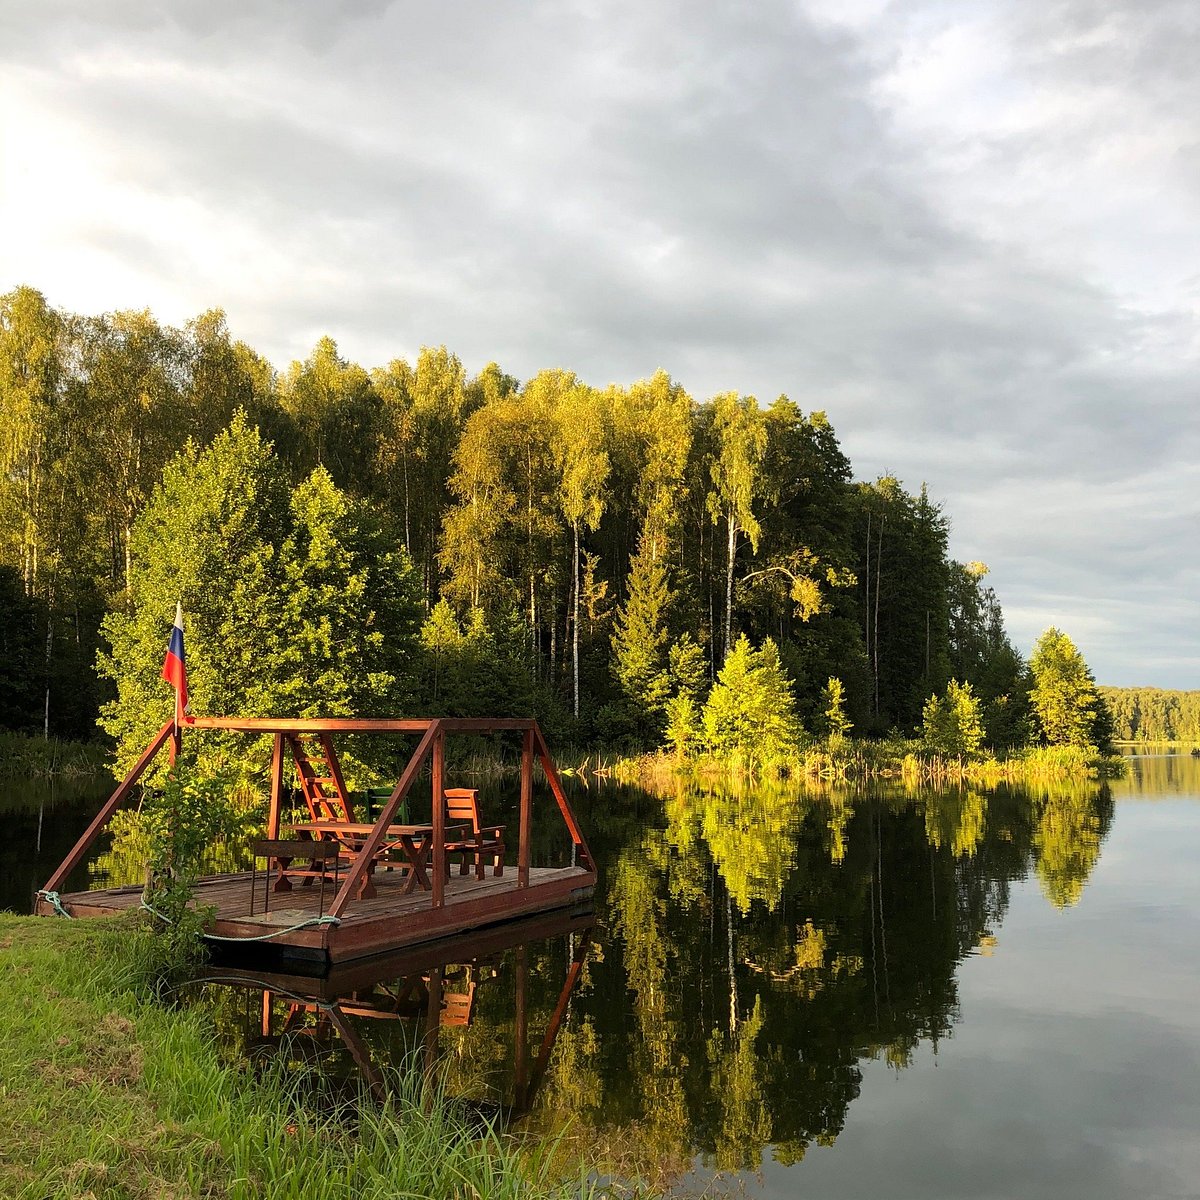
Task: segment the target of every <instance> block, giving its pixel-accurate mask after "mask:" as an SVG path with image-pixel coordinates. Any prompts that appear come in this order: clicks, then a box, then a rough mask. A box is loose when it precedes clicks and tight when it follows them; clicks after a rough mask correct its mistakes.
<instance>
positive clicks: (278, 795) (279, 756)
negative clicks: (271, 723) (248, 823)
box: [267, 733, 283, 841]
mask: <svg viewBox="0 0 1200 1200" xmlns="http://www.w3.org/2000/svg"><path fill="white" fill-rule="evenodd" d="M282 805H283V734H282V733H277V734H276V735H275V745H274V746H273V747H272V749H271V807H270V809H268V811H267V837H268V838H270V839H271V840H272V841H274V840H275V839H276V838H278V837H279V812H280V808H281V807H282Z"/></svg>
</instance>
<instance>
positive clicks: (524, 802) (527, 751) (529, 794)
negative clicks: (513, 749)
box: [517, 729, 533, 888]
mask: <svg viewBox="0 0 1200 1200" xmlns="http://www.w3.org/2000/svg"><path fill="white" fill-rule="evenodd" d="M532 829H533V730H532V729H527V730H526V731H525V736H524V737H522V738H521V828H520V833H519V834H518V838H517V886H518V887H523V888H527V887H528V886H529V858H530V853H531V851H532V849H533V846H532V841H533V837H532Z"/></svg>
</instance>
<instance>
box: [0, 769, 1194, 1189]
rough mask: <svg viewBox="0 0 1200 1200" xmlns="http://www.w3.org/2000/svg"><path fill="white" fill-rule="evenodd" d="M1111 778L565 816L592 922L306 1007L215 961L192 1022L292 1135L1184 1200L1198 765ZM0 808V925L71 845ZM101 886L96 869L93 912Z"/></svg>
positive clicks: (756, 1176) (411, 958) (775, 797)
mask: <svg viewBox="0 0 1200 1200" xmlns="http://www.w3.org/2000/svg"><path fill="white" fill-rule="evenodd" d="M1131 767H1132V769H1131V774H1130V776H1129V777H1128V778H1127V779H1124V780H1119V781H1115V782H1113V783H1111V784H1103V785H1101V784H1096V783H1092V784H1086V785H1058V786H1051V785H1046V786H1042V787H1038V788H1032V789H1017V788H1003V787H1002V788H994V789H964V790H958V791H945V790H942V791H938V790H934V789H930V788H919V789H915V790H903V789H900V788H895V789H885V790H879V789H877V790H875V791H872V792H869V793H854V792H829V793H824V794H822V793H815V792H801V791H798V790H796V789H789V788H757V789H753V788H736V787H731V786H727V785H707V786H697V785H694V784H693V785H687V786H685V785H682V784H679V785H675V784H672V785H671V786H670V787H669V788H668V789H667V790H666V792H665V793H664V794H662V795H652V794H650V793H648V792H645V791H641V790H638V789H632V788H622V787H615V786H607V787H604V788H603V789H600V790H597V789H596V788H592V789H591V790H587V791H584V790H581V791H579V793H578V794H577V796H576V803H577V806H578V809H579V811H580V815H581V819H582V820H583V822H584V825H585V828H586V832H587V836H588V838H589V841H590V843H591V846H592V849H593V851H594V852H595V854H596V856H597V858H598V860H599V866H600V873H601V880H600V886H599V888H598V890H597V902H596V920H595V923H593V924H591V925H588V924H587V923H586V922H582V921H578V920H576V921H574V922H573V923H571V926H570V928H569V929H568V928H563V927H559V928H557V929H556V928H555V922H554V921H550V922H547V921H545V920H542V921H541V923H540V924H535V925H534V926H532V927H527V928H525V929H510V930H508V931H507V932H503V933H497V934H490V935H487V936H485V937H483V938H478V937H477V938H474V939H468V940H466V941H464V942H460V943H458V944H456V945H453V946H443V947H440V948H438V949H437V950H435V951H415V952H409V953H408V954H407V955H401V956H398V957H396V958H393V959H392V960H390V961H387V962H382V963H380V964H375V969H367V968H360V967H355V968H353V969H350V970H348V971H347V972H343V973H342V974H341V976H340V978H339V977H335V978H333V979H331V980H328V981H319V980H316V981H315V980H304V979H301V978H298V977H291V978H289V977H285V976H283V975H280V974H278V973H277V974H275V975H272V976H269V977H268V976H264V974H263V970H262V964H261V963H257V964H255V963H251V965H250V966H247V965H246V962H245V960H244V959H243V961H242V963H241V965H240V966H222V967H217V968H215V969H214V972H213V973H214V974H216V975H219V976H221V978H222V982H219V983H212V984H209V985H207V986H206V987H204V988H203V989H202V995H203V997H204V1000H203V1002H204V1003H206V1004H207V1005H209V1007H210V1009H211V1011H212V1013H213V1016H214V1018H215V1020H216V1023H217V1027H218V1030H219V1032H220V1034H221V1037H222V1039H223V1041H224V1042H225V1044H226V1045H227V1046H228V1047H229V1050H230V1052H231V1053H233V1054H235V1055H237V1056H239V1057H242V1058H246V1059H248V1060H249V1061H254V1062H264V1061H271V1062H281V1063H283V1064H284V1065H285V1067H286V1068H287V1069H288V1070H290V1071H294V1072H301V1073H303V1074H304V1075H305V1077H306V1078H307V1080H308V1081H309V1083H310V1084H311V1086H310V1088H309V1094H310V1095H311V1096H312V1099H313V1102H314V1103H321V1102H325V1101H329V1100H336V1097H337V1095H338V1094H339V1093H340V1090H341V1089H343V1088H345V1087H357V1086H359V1084H360V1082H361V1080H363V1079H364V1078H366V1080H367V1081H368V1083H370V1084H371V1085H372V1086H374V1087H376V1088H380V1087H387V1086H389V1081H390V1080H391V1079H392V1078H393V1077H394V1076H393V1073H394V1072H395V1071H397V1070H401V1069H403V1070H409V1071H412V1070H437V1071H438V1072H439V1074H440V1075H441V1076H442V1077H443V1078H444V1080H445V1086H446V1087H447V1088H448V1089H449V1090H450V1091H451V1092H452V1093H453V1094H455V1095H460V1096H462V1097H464V1098H465V1099H467V1100H469V1101H470V1102H471V1103H472V1105H474V1106H475V1107H476V1108H478V1109H479V1110H480V1111H481V1112H483V1113H484V1114H485V1115H490V1114H494V1113H504V1114H507V1115H508V1116H513V1117H520V1118H521V1119H522V1121H523V1124H524V1125H525V1127H528V1128H533V1129H545V1130H550V1131H555V1132H557V1131H560V1130H562V1129H564V1128H565V1129H568V1131H569V1134H568V1136H569V1139H570V1145H571V1148H572V1149H573V1150H575V1151H578V1152H579V1153H582V1154H583V1155H584V1156H586V1157H587V1158H589V1159H590V1160H591V1161H593V1162H596V1163H599V1164H601V1166H602V1167H603V1168H604V1169H605V1170H608V1171H610V1172H612V1173H613V1174H616V1175H619V1176H621V1177H624V1178H631V1177H640V1178H643V1179H646V1180H648V1181H651V1182H652V1183H654V1184H655V1185H656V1186H659V1187H664V1188H668V1189H673V1190H676V1191H678V1192H680V1193H686V1194H694V1193H697V1192H702V1191H705V1190H708V1191H710V1192H715V1193H718V1194H724V1193H725V1192H730V1191H731V1192H733V1193H734V1194H745V1195H748V1196H756V1197H757V1196H762V1197H783V1196H789V1197H790V1196H804V1197H920V1198H921V1200H930V1198H935V1197H997V1198H999V1197H1043V1196H1044V1197H1055V1198H1057V1200H1061V1198H1063V1197H1076V1196H1078V1197H1089V1198H1093V1200H1104V1198H1106V1197H1134V1196H1137V1197H1184V1196H1191V1197H1195V1196H1200V1139H1198V1138H1197V1130H1198V1129H1200V759H1192V758H1189V757H1186V756H1158V757H1154V756H1142V757H1136V758H1134V759H1132V760H1131ZM485 799H486V796H485ZM10 807H13V808H14V809H15V810H17V811H16V814H15V815H14V813H13V812H10V813H9V819H10V822H11V821H13V820H15V821H16V822H17V825H16V828H17V830H18V841H20V839H25V841H26V842H27V843H28V845H27V847H26V850H25V851H22V852H20V853H17V854H16V855H15V858H14V859H13V861H11V862H10V861H9V860H8V859H6V860H5V863H4V871H3V887H4V889H5V890H4V892H3V895H2V896H0V903H3V904H5V905H7V906H9V907H13V908H17V909H18V910H20V909H26V908H27V907H28V899H29V892H30V891H31V889H32V886H34V885H33V883H32V879H33V877H34V875H36V873H37V872H38V871H40V872H41V875H42V879H44V876H45V875H47V874H49V871H50V870H51V869H52V868H53V867H54V866H55V865H56V864H57V861H58V859H59V858H61V856H62V854H63V853H65V850H66V849H67V848H69V846H70V844H71V843H72V842H73V841H74V838H75V836H77V834H78V832H79V830H80V829H81V828H82V827H83V825H84V824H86V820H87V816H88V815H89V813H88V806H87V805H86V804H73V803H72V802H71V801H70V799H69V798H64V797H61V796H60V797H58V798H57V799H56V800H55V802H54V803H52V804H47V803H43V804H42V805H41V818H42V820H41V827H42V834H41V836H42V842H43V851H42V852H41V854H40V856H39V855H38V854H37V853H36V852H35V851H34V850H33V849H32V847H33V838H34V834H35V828H36V824H37V815H38V808H37V806H34V807H32V808H29V807H22V806H21V804H20V803H18V802H16V801H13V802H12V805H11V806H10ZM94 808H95V803H94V802H92V803H91V809H92V810H94ZM510 823H513V824H515V823H514V822H511V820H510ZM60 827H61V828H60ZM68 827H69V828H68ZM129 857H130V856H129V854H128V853H127V851H126V850H123V849H122V844H121V839H118V843H117V845H116V846H115V847H109V848H105V854H103V855H100V856H98V857H97V859H96V860H95V861H94V862H93V865H92V872H93V874H97V881H98V882H99V881H100V879H99V876H102V875H103V874H104V873H105V872H107V873H108V874H109V875H110V876H112V875H116V874H120V873H121V872H125V873H130V872H133V871H135V870H136V867H135V866H134V865H132V859H130V861H129V862H126V861H125V860H126V858H129ZM35 862H36V869H35V867H34V865H33V864H35ZM81 875H82V878H84V879H86V878H87V871H86V870H83V871H81ZM41 881H42V880H41V879H39V880H38V882H39V883H40V882H41ZM72 886H86V884H84V883H77V882H74V881H73V885H72ZM264 984H265V985H267V990H266V991H265V992H264V987H263V985H264Z"/></svg>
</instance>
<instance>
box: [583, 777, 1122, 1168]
mask: <svg viewBox="0 0 1200 1200" xmlns="http://www.w3.org/2000/svg"><path fill="white" fill-rule="evenodd" d="M830 800H831V801H833V800H836V803H828V802H826V800H825V798H814V797H811V796H804V797H801V796H798V795H797V794H796V793H795V791H794V790H793V791H791V792H788V791H786V790H784V789H774V790H768V791H766V792H765V793H762V794H758V795H755V794H754V793H753V792H747V791H739V790H737V789H735V788H728V787H713V786H711V785H706V786H705V787H703V788H701V787H698V786H691V787H687V786H682V785H678V784H677V785H676V787H675V789H674V791H673V793H672V795H670V796H669V797H668V798H666V803H665V804H662V805H660V807H659V809H658V811H659V812H660V813H662V815H663V816H664V817H665V818H666V820H665V828H663V827H660V828H651V829H647V828H646V827H645V824H644V822H642V821H632V820H631V821H630V822H629V823H627V824H626V825H625V826H624V827H623V828H622V827H621V825H620V823H619V821H618V820H617V818H616V815H615V814H616V812H617V811H619V808H620V793H617V795H616V796H615V797H614V796H613V795H612V794H606V795H605V798H604V802H605V808H606V810H607V812H608V814H609V816H608V824H607V826H606V831H605V834H604V837H603V839H597V840H600V841H601V844H600V845H598V846H595V847H594V848H595V849H596V850H597V851H598V856H599V858H600V860H601V862H605V861H607V862H610V863H613V864H614V866H613V867H612V868H611V869H610V871H609V872H608V875H607V879H606V881H605V886H604V889H603V890H604V902H603V905H602V906H601V907H602V909H603V908H604V907H605V906H606V907H607V912H608V927H609V930H610V933H611V938H610V942H609V944H608V945H607V947H606V960H605V961H604V962H603V963H599V964H596V965H595V966H594V968H593V970H594V978H595V980H596V987H595V991H594V993H593V994H592V995H590V996H588V997H584V998H581V999H580V1000H579V1001H578V1002H577V1005H576V1014H575V1028H576V1029H578V1030H580V1031H582V1030H584V1029H585V1028H586V1031H587V1036H586V1039H584V1038H582V1037H581V1039H580V1043H579V1045H578V1046H576V1047H574V1048H573V1053H575V1057H574V1059H573V1062H572V1070H573V1071H581V1070H582V1069H583V1067H584V1060H586V1061H587V1063H588V1066H589V1068H590V1069H591V1071H592V1072H593V1073H592V1074H590V1075H589V1076H588V1077H589V1078H590V1079H592V1081H593V1086H594V1081H595V1079H596V1078H597V1077H598V1078H600V1079H601V1080H602V1082H603V1089H604V1097H603V1100H602V1102H600V1103H599V1104H597V1102H596V1100H595V1098H594V1095H591V1096H589V1102H588V1106H587V1107H588V1111H587V1113H586V1115H585V1118H584V1119H585V1120H586V1122H587V1124H588V1125H589V1127H590V1128H589V1134H588V1137H589V1138H590V1139H593V1140H590V1141H589V1143H588V1144H589V1146H590V1147H591V1148H593V1149H595V1148H609V1149H611V1148H613V1147H615V1146H619V1148H620V1152H621V1162H622V1163H623V1164H624V1166H625V1167H626V1168H627V1169H628V1168H630V1167H631V1165H632V1167H633V1169H635V1170H638V1171H640V1172H641V1173H643V1174H645V1175H646V1176H647V1177H649V1178H651V1179H654V1178H655V1177H656V1175H655V1172H654V1170H653V1169H652V1168H653V1167H654V1166H655V1165H658V1166H660V1167H664V1168H666V1170H667V1171H672V1170H673V1171H675V1172H677V1171H678V1170H679V1169H680V1166H681V1165H682V1164H684V1163H687V1162H688V1161H689V1158H690V1156H692V1155H696V1154H699V1155H700V1157H701V1158H702V1159H703V1160H704V1161H705V1162H707V1163H708V1164H709V1165H710V1166H712V1167H716V1168H718V1169H727V1170H734V1169H738V1170H745V1169H753V1168H755V1167H757V1166H758V1165H759V1163H760V1162H761V1156H762V1154H763V1152H764V1151H765V1150H766V1149H767V1146H768V1144H769V1145H770V1151H771V1154H772V1155H773V1157H774V1158H775V1159H776V1160H778V1161H780V1162H784V1163H787V1162H794V1161H796V1160H798V1159H800V1158H802V1157H803V1155H804V1153H805V1151H806V1149H807V1147H808V1146H810V1145H811V1144H812V1143H813V1142H816V1143H818V1144H822V1143H824V1144H828V1143H830V1142H832V1141H833V1140H834V1139H835V1138H836V1136H837V1134H838V1133H839V1132H840V1131H841V1129H842V1127H843V1125H844V1122H845V1119H846V1114H847V1111H848V1109H849V1106H850V1104H851V1102H852V1101H853V1100H854V1099H855V1097H856V1096H857V1095H858V1092H859V1088H860V1086H861V1080H862V1071H861V1063H862V1061H863V1059H866V1058H871V1059H878V1060H880V1061H884V1062H887V1063H888V1064H889V1065H891V1066H892V1067H893V1068H894V1069H896V1070H900V1069H902V1068H903V1067H905V1066H906V1065H908V1064H909V1063H911V1062H912V1060H913V1057H914V1055H915V1053H916V1052H917V1051H918V1048H919V1047H920V1045H921V1043H922V1042H925V1043H929V1044H932V1045H934V1046H936V1044H937V1042H938V1041H939V1040H941V1039H943V1038H945V1037H947V1036H948V1035H949V1033H950V1030H951V1028H952V1026H953V1024H954V1022H955V1021H956V1020H957V1018H958V1011H957V1005H958V996H957V988H956V982H955V975H956V971H957V967H958V964H959V963H960V962H961V961H962V959H963V958H964V957H966V956H967V955H969V954H971V953H974V952H975V951H976V949H977V948H978V947H979V946H980V945H981V944H984V943H985V942H986V943H990V941H991V940H992V939H993V937H994V934H995V932H996V930H997V929H998V928H999V925H1000V923H1001V921H1002V919H1003V917H1004V914H1005V912H1006V910H1007V906H1008V899H1009V887H1010V881H1012V880H1014V879H1018V880H1019V879H1022V878H1024V877H1026V876H1027V875H1028V874H1029V873H1030V872H1031V871H1032V870H1035V869H1036V871H1037V873H1038V874H1039V876H1040V878H1041V879H1042V880H1043V882H1044V883H1045V881H1046V880H1053V881H1055V890H1051V889H1050V888H1049V887H1048V888H1047V894H1048V895H1049V897H1050V898H1051V900H1052V901H1054V902H1055V903H1057V902H1058V897H1061V896H1063V895H1067V894H1069V895H1071V896H1072V898H1074V899H1077V898H1078V895H1079V892H1080V890H1081V889H1082V887H1083V884H1084V882H1085V881H1086V878H1087V875H1088V872H1089V871H1090V869H1091V867H1092V866H1093V865H1094V863H1095V861H1096V857H1097V854H1098V850H1099V845H1100V842H1101V841H1102V840H1103V837H1104V835H1105V833H1106V832H1107V829H1108V825H1109V822H1110V820H1111V800H1110V798H1109V797H1108V793H1107V791H1106V790H1105V791H1101V792H1100V794H1099V795H1097V790H1096V788H1095V787H1093V788H1092V789H1090V790H1089V789H1076V790H1075V791H1074V792H1072V791H1070V790H1069V789H1068V790H1067V791H1065V792H1057V793H1055V795H1054V796H1053V797H1051V796H1049V795H1046V794H1044V793H1043V794H1041V795H1040V796H1038V797H1032V796H1030V795H1028V794H1027V793H1025V792H1023V791H1021V790H1019V789H1016V788H1011V787H999V788H996V789H987V790H980V789H962V790H960V791H957V792H950V793H936V792H928V793H924V792H923V793H922V794H920V795H917V796H906V795H903V794H900V793H898V792H896V793H892V794H889V795H864V794H859V795H855V796H849V795H844V794H839V795H837V796H834V797H830ZM637 803H638V804H640V805H644V797H639V798H638V801H637ZM642 812H643V815H644V813H645V809H644V808H643V809H642ZM609 838H611V839H612V840H611V841H608V839H609ZM604 842H607V844H604ZM623 998H627V999H625V1003H624V1004H622V1000H623ZM630 1009H631V1010H632V1015H633V1016H634V1018H635V1020H634V1021H633V1022H628V1021H627V1020H626V1019H625V1018H624V1016H623V1013H624V1012H626V1011H629V1010H630ZM585 1022H586V1024H585ZM585 1041H586V1045H585V1044H584V1042H585ZM658 1178H660V1179H661V1175H659V1176H658Z"/></svg>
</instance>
